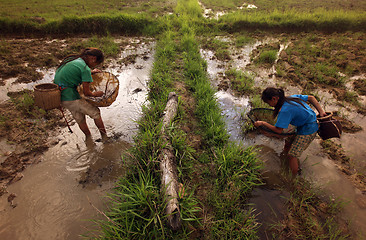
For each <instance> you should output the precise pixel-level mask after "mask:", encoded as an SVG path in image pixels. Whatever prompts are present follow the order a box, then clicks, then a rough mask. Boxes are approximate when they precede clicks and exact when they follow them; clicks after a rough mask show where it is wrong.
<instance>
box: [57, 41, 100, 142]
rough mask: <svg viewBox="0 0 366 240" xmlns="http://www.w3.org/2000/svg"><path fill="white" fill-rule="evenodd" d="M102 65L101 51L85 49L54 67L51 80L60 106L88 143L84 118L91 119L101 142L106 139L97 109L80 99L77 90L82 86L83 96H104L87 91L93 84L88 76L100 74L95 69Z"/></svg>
mask: <svg viewBox="0 0 366 240" xmlns="http://www.w3.org/2000/svg"><path fill="white" fill-rule="evenodd" d="M103 61H104V55H103V52H102V51H101V50H99V49H97V48H86V49H84V50H82V51H81V53H80V54H74V55H69V56H67V57H66V58H64V59H63V60H62V62H61V63H60V65H59V66H58V67H57V69H56V74H55V78H54V83H55V84H57V85H58V86H59V87H60V89H61V104H62V106H64V107H65V108H67V109H68V110H69V111H70V112H71V114H72V116H73V117H74V119H75V121H76V122H77V124H78V125H79V127H80V129H81V131H82V132H83V133H84V134H85V136H86V140H87V141H88V140H91V133H90V130H89V127H88V125H87V123H86V119H85V115H88V116H90V117H91V118H92V119H94V123H95V125H96V126H97V127H98V129H99V132H100V134H101V136H102V139H103V140H105V139H107V132H106V130H105V127H104V123H103V120H102V117H101V115H100V110H99V108H98V107H95V106H93V105H92V104H90V103H88V102H87V101H86V100H85V99H83V98H81V97H80V94H79V92H78V91H77V87H78V86H79V85H81V84H82V86H83V93H84V95H85V96H92V97H101V96H103V92H102V91H96V92H92V91H91V90H90V83H91V82H93V79H92V76H91V74H92V73H94V72H100V70H98V69H94V68H95V67H96V66H97V65H99V64H101V63H102V62H103ZM91 69H93V70H91Z"/></svg>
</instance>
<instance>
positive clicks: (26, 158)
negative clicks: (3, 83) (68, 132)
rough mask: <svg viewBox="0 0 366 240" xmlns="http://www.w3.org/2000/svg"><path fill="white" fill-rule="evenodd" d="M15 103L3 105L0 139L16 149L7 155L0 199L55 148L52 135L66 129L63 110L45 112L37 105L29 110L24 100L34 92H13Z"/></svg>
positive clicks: (2, 167) (0, 176)
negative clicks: (23, 173)
mask: <svg viewBox="0 0 366 240" xmlns="http://www.w3.org/2000/svg"><path fill="white" fill-rule="evenodd" d="M9 95H10V96H12V98H13V100H12V101H9V102H6V103H4V104H1V105H0V117H1V119H0V138H1V139H5V140H6V142H7V143H8V144H11V145H15V146H16V148H15V149H16V150H15V151H13V152H7V153H5V154H4V155H5V156H6V158H5V160H4V161H3V162H2V163H1V164H0V188H1V190H0V196H1V195H2V194H4V193H5V192H6V187H7V186H8V185H9V184H11V183H14V182H16V181H19V180H20V179H21V178H22V174H21V172H22V171H23V170H24V169H25V168H26V167H27V166H28V165H30V164H33V163H36V162H38V161H39V159H40V155H41V154H42V153H43V152H44V151H46V150H47V149H48V148H49V147H50V146H51V145H54V144H57V142H56V141H50V136H54V135H55V134H57V133H58V130H59V128H58V126H65V122H64V121H63V118H62V114H61V112H59V110H49V111H48V112H45V111H44V110H41V109H39V108H37V107H35V106H34V105H32V106H30V107H26V105H25V104H24V99H25V98H27V96H31V97H33V96H32V93H31V92H27V91H25V92H20V93H9Z"/></svg>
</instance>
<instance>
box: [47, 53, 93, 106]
mask: <svg viewBox="0 0 366 240" xmlns="http://www.w3.org/2000/svg"><path fill="white" fill-rule="evenodd" d="M53 82H54V83H55V84H57V85H59V86H60V87H61V89H62V91H61V101H73V100H76V99H80V98H81V97H80V94H79V93H78V91H77V87H78V86H79V85H80V84H81V83H82V82H93V78H92V76H91V71H90V68H89V67H88V65H86V63H85V62H84V60H83V59H81V58H77V59H75V60H72V61H71V62H68V63H66V64H65V65H63V66H62V67H60V68H59V69H57V70H56V74H55V79H54V81H53Z"/></svg>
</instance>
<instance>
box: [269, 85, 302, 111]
mask: <svg viewBox="0 0 366 240" xmlns="http://www.w3.org/2000/svg"><path fill="white" fill-rule="evenodd" d="M273 97H278V102H277V104H276V106H275V109H274V112H273V116H274V117H276V116H277V115H278V112H279V111H280V109H281V107H282V105H283V103H284V102H288V103H290V104H294V103H293V102H296V103H298V104H300V105H301V106H303V107H305V105H304V102H305V101H304V100H302V99H300V98H297V97H286V96H285V92H284V91H283V89H282V88H274V87H268V88H266V89H265V90H264V91H263V92H262V100H263V101H264V102H268V101H269V100H271V99H272V98H273Z"/></svg>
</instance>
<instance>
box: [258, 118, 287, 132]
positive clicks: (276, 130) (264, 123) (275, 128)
mask: <svg viewBox="0 0 366 240" xmlns="http://www.w3.org/2000/svg"><path fill="white" fill-rule="evenodd" d="M254 126H256V127H259V126H265V127H266V128H268V129H270V130H272V131H273V132H275V133H278V134H281V133H282V132H283V128H279V127H276V126H273V125H272V124H269V123H268V122H265V121H256V122H255V123H254Z"/></svg>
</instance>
